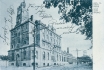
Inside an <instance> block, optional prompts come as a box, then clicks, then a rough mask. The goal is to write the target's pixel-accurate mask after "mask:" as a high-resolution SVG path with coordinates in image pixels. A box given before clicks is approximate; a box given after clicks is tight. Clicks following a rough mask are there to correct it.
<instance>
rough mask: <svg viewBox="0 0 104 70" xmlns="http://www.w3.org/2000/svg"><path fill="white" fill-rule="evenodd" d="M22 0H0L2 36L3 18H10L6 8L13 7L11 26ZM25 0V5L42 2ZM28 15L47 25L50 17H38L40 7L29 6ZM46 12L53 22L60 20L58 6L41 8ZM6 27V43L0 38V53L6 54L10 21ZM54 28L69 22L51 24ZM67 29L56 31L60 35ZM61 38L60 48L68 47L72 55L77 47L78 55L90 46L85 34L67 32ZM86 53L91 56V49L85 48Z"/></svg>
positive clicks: (40, 2)
mask: <svg viewBox="0 0 104 70" xmlns="http://www.w3.org/2000/svg"><path fill="white" fill-rule="evenodd" d="M22 1H23V0H9V2H8V1H7V0H0V36H1V37H4V29H3V27H4V26H5V20H4V18H6V19H10V16H9V15H10V14H9V13H8V12H7V10H8V8H10V7H12V8H13V9H14V14H13V15H11V16H12V18H13V27H14V26H15V24H16V23H15V21H16V14H17V7H18V6H19V5H20V3H21V2H22ZM25 1H26V7H28V6H29V4H34V6H40V5H41V4H42V3H43V0H38V1H37V0H25ZM28 10H29V16H30V15H34V19H35V20H41V21H42V22H43V23H44V24H46V25H48V24H49V22H50V20H52V18H44V19H42V17H40V15H39V13H37V12H38V11H39V10H40V9H37V10H36V8H31V7H30V8H29V9H28ZM43 10H44V11H45V13H46V14H48V15H51V16H52V17H53V19H55V22H56V21H57V23H59V22H62V21H60V20H59V18H60V15H59V14H58V8H53V7H51V8H50V9H45V8H43ZM6 25H7V26H6V28H7V34H6V37H7V38H8V39H6V41H7V43H8V44H7V43H5V42H4V40H3V39H2V38H0V55H7V54H8V53H7V51H8V50H9V49H10V31H9V30H10V29H11V23H10V22H6ZM53 26H54V27H55V28H58V27H62V26H63V27H66V26H71V25H70V23H67V24H62V25H53ZM67 31H68V29H57V30H56V32H57V33H58V34H59V35H61V34H62V33H63V32H67ZM61 36H62V40H61V45H62V46H61V47H62V50H66V49H67V47H69V51H70V53H72V54H73V55H74V56H76V51H75V50H76V49H79V50H81V51H79V56H82V55H83V51H84V50H87V49H89V47H91V41H89V40H85V38H86V36H84V35H81V34H80V33H79V34H76V33H69V34H62V35H61ZM87 54H88V55H90V56H91V54H92V50H87Z"/></svg>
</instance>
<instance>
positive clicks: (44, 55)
mask: <svg viewBox="0 0 104 70" xmlns="http://www.w3.org/2000/svg"><path fill="white" fill-rule="evenodd" d="M43 60H45V52H43Z"/></svg>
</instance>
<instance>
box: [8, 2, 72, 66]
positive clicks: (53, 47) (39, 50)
mask: <svg viewBox="0 0 104 70" xmlns="http://www.w3.org/2000/svg"><path fill="white" fill-rule="evenodd" d="M32 22H33V23H34V21H32ZM32 22H30V19H29V11H27V10H26V3H25V1H24V2H22V3H21V4H20V6H19V7H18V8H17V18H16V25H15V27H14V28H13V29H11V31H10V32H11V45H10V50H9V51H8V56H9V58H10V60H9V65H12V66H32V65H33V59H34V54H35V65H36V66H37V67H42V66H50V65H63V64H66V63H68V62H69V61H72V58H73V56H72V55H71V54H69V50H68V49H67V52H65V51H62V50H61V36H60V35H58V34H57V33H56V30H55V28H54V27H53V26H50V25H48V26H46V25H45V24H43V23H42V22H41V21H38V22H37V23H38V24H39V25H37V26H36V28H37V30H36V34H35V53H34V37H33V33H34V25H33V24H32Z"/></svg>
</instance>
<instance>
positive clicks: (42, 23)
mask: <svg viewBox="0 0 104 70" xmlns="http://www.w3.org/2000/svg"><path fill="white" fill-rule="evenodd" d="M92 11H93V8H92V0H8V1H7V0H0V70H93V12H92Z"/></svg>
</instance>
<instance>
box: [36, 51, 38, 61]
mask: <svg viewBox="0 0 104 70" xmlns="http://www.w3.org/2000/svg"><path fill="white" fill-rule="evenodd" d="M36 58H37V59H38V51H36Z"/></svg>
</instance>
